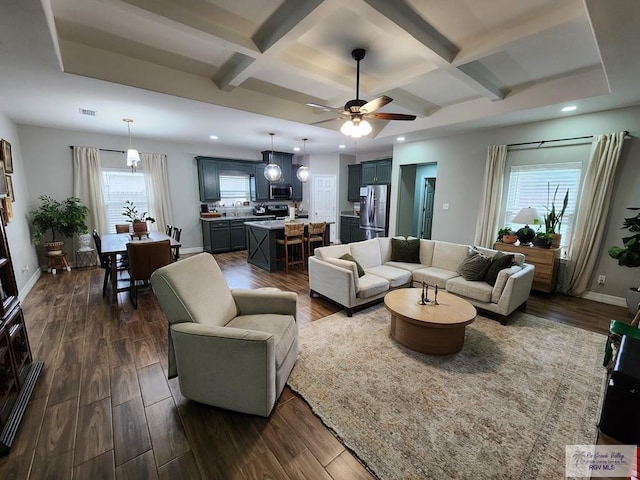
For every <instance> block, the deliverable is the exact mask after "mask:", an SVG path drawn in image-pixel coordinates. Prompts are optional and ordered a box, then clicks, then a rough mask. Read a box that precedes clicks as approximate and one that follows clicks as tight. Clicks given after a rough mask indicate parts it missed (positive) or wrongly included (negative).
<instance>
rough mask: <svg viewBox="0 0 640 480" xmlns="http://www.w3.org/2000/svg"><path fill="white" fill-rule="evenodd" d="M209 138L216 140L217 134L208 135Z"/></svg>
mask: <svg viewBox="0 0 640 480" xmlns="http://www.w3.org/2000/svg"><path fill="white" fill-rule="evenodd" d="M209 138H210V139H211V140H217V139H218V136H217V135H209Z"/></svg>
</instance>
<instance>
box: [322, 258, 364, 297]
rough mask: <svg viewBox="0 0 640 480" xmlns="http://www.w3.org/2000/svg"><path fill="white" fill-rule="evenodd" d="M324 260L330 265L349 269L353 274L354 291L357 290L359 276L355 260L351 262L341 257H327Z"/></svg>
mask: <svg viewBox="0 0 640 480" xmlns="http://www.w3.org/2000/svg"><path fill="white" fill-rule="evenodd" d="M325 262H327V263H330V264H331V265H335V266H336V267H340V268H344V269H345V270H349V271H350V272H351V273H352V275H353V288H354V289H355V291H356V292H357V291H358V287H359V282H360V277H359V276H358V267H357V265H356V262H351V261H349V260H342V259H341V258H331V257H329V258H327V259H326V260H325Z"/></svg>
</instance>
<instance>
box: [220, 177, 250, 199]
mask: <svg viewBox="0 0 640 480" xmlns="http://www.w3.org/2000/svg"><path fill="white" fill-rule="evenodd" d="M219 178H220V202H221V203H223V204H225V205H233V204H234V203H236V202H248V201H249V200H250V199H251V191H250V185H249V175H226V174H220V177H219Z"/></svg>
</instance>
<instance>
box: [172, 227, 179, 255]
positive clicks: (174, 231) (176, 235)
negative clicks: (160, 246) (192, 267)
mask: <svg viewBox="0 0 640 480" xmlns="http://www.w3.org/2000/svg"><path fill="white" fill-rule="evenodd" d="M171 236H172V237H173V239H174V240H175V241H176V242H179V241H180V237H181V236H182V229H181V228H178V227H173V228H172V229H171ZM178 260H180V249H179V248H178V247H175V248H174V249H173V261H174V262H177V261H178Z"/></svg>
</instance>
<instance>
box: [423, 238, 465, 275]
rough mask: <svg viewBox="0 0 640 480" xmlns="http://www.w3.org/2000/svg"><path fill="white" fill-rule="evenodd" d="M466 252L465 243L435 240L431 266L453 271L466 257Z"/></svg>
mask: <svg viewBox="0 0 640 480" xmlns="http://www.w3.org/2000/svg"><path fill="white" fill-rule="evenodd" d="M468 253H469V247H468V246H467V245H460V244H457V243H449V242H441V241H437V242H436V244H435V246H434V247H433V260H432V261H431V266H432V267H436V268H440V269H442V270H450V271H452V272H455V271H456V268H458V265H460V264H461V263H462V261H463V260H464V259H465V258H467V254H468ZM456 275H457V274H456Z"/></svg>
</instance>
